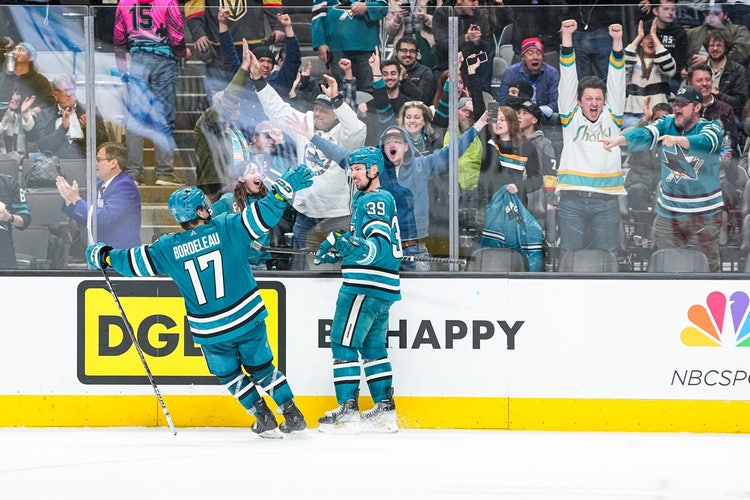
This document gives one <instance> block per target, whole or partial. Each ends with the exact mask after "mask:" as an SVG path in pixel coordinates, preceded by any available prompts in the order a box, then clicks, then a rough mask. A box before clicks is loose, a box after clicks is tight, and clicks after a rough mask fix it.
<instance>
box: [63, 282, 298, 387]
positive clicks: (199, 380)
mask: <svg viewBox="0 0 750 500" xmlns="http://www.w3.org/2000/svg"><path fill="white" fill-rule="evenodd" d="M113 286H114V288H115V292H116V293H117V296H118V297H119V299H120V303H121V304H122V308H123V310H124V312H125V316H126V317H127V321H128V323H129V324H130V325H131V328H132V332H133V335H134V336H135V338H136V339H137V341H138V345H139V346H140V347H141V349H142V351H143V355H144V358H145V360H146V363H147V364H148V367H149V369H150V370H151V373H152V375H153V377H154V379H155V380H156V381H157V382H159V383H164V384H217V383H218V380H217V379H216V378H215V377H214V376H213V375H211V374H210V373H209V372H208V368H207V366H206V362H205V361H204V359H203V354H202V353H201V350H200V347H199V346H197V345H196V344H195V342H194V341H193V337H192V335H191V334H190V328H189V326H188V322H187V318H186V317H185V305H184V302H183V300H182V297H181V296H180V294H179V292H178V290H177V287H176V286H175V284H174V282H172V281H163V280H147V281H144V280H132V279H131V280H122V281H120V280H116V281H113ZM258 288H259V289H260V294H261V296H262V297H263V301H264V302H265V304H266V308H267V309H268V313H269V316H268V318H267V319H266V327H267V329H268V341H269V344H270V346H271V349H272V350H273V353H274V359H275V361H276V365H277V366H278V368H279V369H280V370H282V371H283V370H284V368H285V365H286V356H285V348H286V345H285V337H286V336H285V332H286V325H285V322H284V318H285V317H286V313H285V307H286V300H285V289H284V286H283V285H282V284H281V283H279V282H264V283H258ZM78 379H79V380H80V381H81V382H82V383H84V384H148V383H149V381H148V378H147V377H146V372H145V369H144V367H143V363H142V362H141V360H140V358H139V356H138V352H137V350H136V348H135V346H134V345H133V341H132V339H131V336H130V334H129V333H128V330H127V328H126V324H125V320H124V319H123V316H122V314H121V313H120V310H119V309H118V307H117V304H116V303H115V301H114V298H113V297H112V295H111V293H110V292H109V290H108V289H107V288H106V286H105V283H104V282H103V281H101V280H99V281H83V282H82V283H81V284H80V285H79V286H78Z"/></svg>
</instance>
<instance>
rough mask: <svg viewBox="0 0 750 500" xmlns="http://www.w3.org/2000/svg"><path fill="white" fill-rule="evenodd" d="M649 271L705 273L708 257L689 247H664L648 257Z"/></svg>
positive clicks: (707, 270)
mask: <svg viewBox="0 0 750 500" xmlns="http://www.w3.org/2000/svg"><path fill="white" fill-rule="evenodd" d="M648 272H650V273H707V272H709V268H708V259H707V258H706V256H705V254H704V253H703V252H700V251H698V250H692V249H689V248H664V249H662V250H657V251H656V252H654V253H653V254H651V257H649V259H648Z"/></svg>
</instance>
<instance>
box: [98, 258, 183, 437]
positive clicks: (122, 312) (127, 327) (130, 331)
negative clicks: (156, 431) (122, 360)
mask: <svg viewBox="0 0 750 500" xmlns="http://www.w3.org/2000/svg"><path fill="white" fill-rule="evenodd" d="M102 274H103V275H104V281H106V282H107V288H109V293H111V294H112V298H113V299H115V303H116V304H117V308H118V309H119V310H120V316H122V320H123V321H124V322H125V330H127V331H128V335H130V340H132V341H133V345H134V346H135V350H136V351H137V352H138V357H139V358H141V363H142V364H143V368H144V369H145V370H146V376H147V377H148V381H149V382H151V388H152V389H153V390H154V394H156V399H158V400H159V405H161V411H163V412H164V417H165V418H166V419H167V423H168V424H169V428H170V429H172V434H174V435H175V436H176V435H177V429H176V428H175V426H174V423H172V417H170V416H169V410H167V405H165V404H164V400H163V399H162V397H161V392H159V388H158V387H157V386H156V382H154V376H153V375H151V370H150V369H149V367H148V363H146V358H145V357H144V356H143V349H141V346H140V345H139V344H138V340H136V338H135V334H134V333H133V328H132V327H131V326H130V322H129V321H128V318H127V316H125V310H123V308H122V304H121V303H120V297H118V296H117V293H116V292H115V289H114V287H113V286H112V282H111V281H109V275H108V274H107V271H105V270H104V269H102Z"/></svg>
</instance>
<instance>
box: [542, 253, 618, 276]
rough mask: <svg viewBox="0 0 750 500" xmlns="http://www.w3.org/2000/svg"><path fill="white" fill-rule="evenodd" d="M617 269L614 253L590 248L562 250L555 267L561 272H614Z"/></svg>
mask: <svg viewBox="0 0 750 500" xmlns="http://www.w3.org/2000/svg"><path fill="white" fill-rule="evenodd" d="M619 270H620V266H619V264H618V263H617V256H616V255H615V254H614V253H612V252H608V251H607V250H599V249H591V248H583V249H580V250H568V251H566V252H564V253H563V255H562V257H560V264H559V266H558V267H557V271H558V272H563V273H616V272H618V271H619Z"/></svg>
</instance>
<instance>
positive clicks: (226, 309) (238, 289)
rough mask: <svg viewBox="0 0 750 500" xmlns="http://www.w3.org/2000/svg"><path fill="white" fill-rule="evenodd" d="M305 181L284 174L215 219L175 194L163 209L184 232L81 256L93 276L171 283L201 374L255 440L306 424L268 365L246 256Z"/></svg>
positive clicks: (191, 192) (195, 198)
mask: <svg viewBox="0 0 750 500" xmlns="http://www.w3.org/2000/svg"><path fill="white" fill-rule="evenodd" d="M312 177H313V175H312V172H311V171H310V169H308V168H307V167H306V166H305V165H300V166H298V167H290V168H289V169H288V170H287V171H286V172H285V173H284V174H283V175H282V176H281V178H279V180H278V181H277V182H276V183H275V184H274V185H273V186H272V188H271V192H270V193H268V195H266V196H265V197H264V198H262V199H260V200H258V201H256V202H254V203H251V204H249V205H247V207H246V208H245V210H243V211H242V212H239V213H236V214H220V215H218V216H216V217H211V202H210V201H209V199H208V197H206V195H205V194H204V193H203V191H201V190H200V189H198V188H196V187H187V188H181V189H178V190H177V191H175V192H174V193H172V195H171V196H170V197H169V201H168V208H169V211H170V213H171V214H172V216H173V217H174V218H175V219H176V220H177V222H179V223H180V225H181V226H182V228H183V230H184V231H181V232H176V233H171V234H167V235H164V236H162V237H161V238H159V239H158V240H156V241H155V242H153V243H151V244H150V245H144V246H140V247H134V248H130V249H113V248H112V247H108V246H105V245H103V244H101V243H97V244H95V245H91V246H89V247H88V249H87V250H86V257H87V260H88V262H89V264H90V265H91V267H93V268H96V269H104V268H106V267H107V266H112V267H113V268H114V269H115V270H116V271H118V272H119V273H120V274H122V275H123V276H128V277H135V276H137V277H144V276H169V277H171V278H172V279H173V280H174V282H175V283H176V284H177V288H178V289H179V290H180V293H181V294H182V297H183V299H184V301H185V309H186V311H187V320H188V323H189V325H190V332H191V333H192V336H193V339H194V340H195V342H196V343H197V344H199V345H200V346H201V348H202V350H203V355H204V357H205V358H206V364H207V365H208V369H209V371H210V372H211V373H212V374H214V375H216V377H218V378H219V380H220V381H221V383H222V384H223V385H224V387H226V388H227V390H229V392H230V393H231V394H232V395H233V396H234V397H235V398H236V399H237V400H238V401H239V402H240V404H241V405H242V406H243V407H245V409H247V411H248V413H250V414H253V415H255V417H256V419H255V423H254V424H253V426H252V430H253V432H255V433H257V434H259V435H260V436H262V437H280V436H281V435H280V434H279V431H278V430H277V427H278V428H279V430H281V432H284V433H290V432H293V431H301V430H304V429H305V428H306V427H307V424H306V423H305V419H304V417H303V416H302V413H301V412H300V411H299V409H298V408H297V406H296V405H295V404H294V399H293V394H292V390H291V388H290V387H289V384H288V383H287V380H286V377H285V376H284V374H283V373H281V372H280V371H279V370H277V369H276V367H275V366H274V364H273V353H272V352H271V349H270V347H269V345H268V336H267V333H266V323H265V318H266V317H267V316H268V311H267V310H266V307H265V305H264V304H263V300H262V298H261V296H260V291H259V290H258V286H257V283H256V282H255V278H254V277H253V273H252V270H251V268H250V264H249V261H248V252H249V250H248V249H249V248H250V243H251V242H252V241H253V240H257V239H259V238H261V237H262V236H263V235H264V234H266V233H267V232H268V231H269V229H271V227H273V226H274V225H275V224H276V223H278V221H279V219H280V218H281V216H282V214H283V213H284V209H285V208H286V205H287V203H291V201H292V198H293V196H294V193H295V192H298V191H300V190H301V189H305V188H306V187H308V186H310V185H311V184H312ZM243 369H244V372H243ZM248 374H249V375H248ZM259 388H262V389H263V391H265V392H266V393H267V394H268V395H270V396H271V397H272V398H273V400H274V401H275V402H276V404H277V405H278V406H279V407H280V408H281V411H282V413H283V415H284V418H285V420H284V422H283V423H282V424H281V425H280V426H278V425H277V422H276V418H275V417H274V415H273V413H272V412H271V410H270V409H269V408H268V406H267V405H266V403H265V402H264V400H263V398H262V396H261V392H260V389H259Z"/></svg>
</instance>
